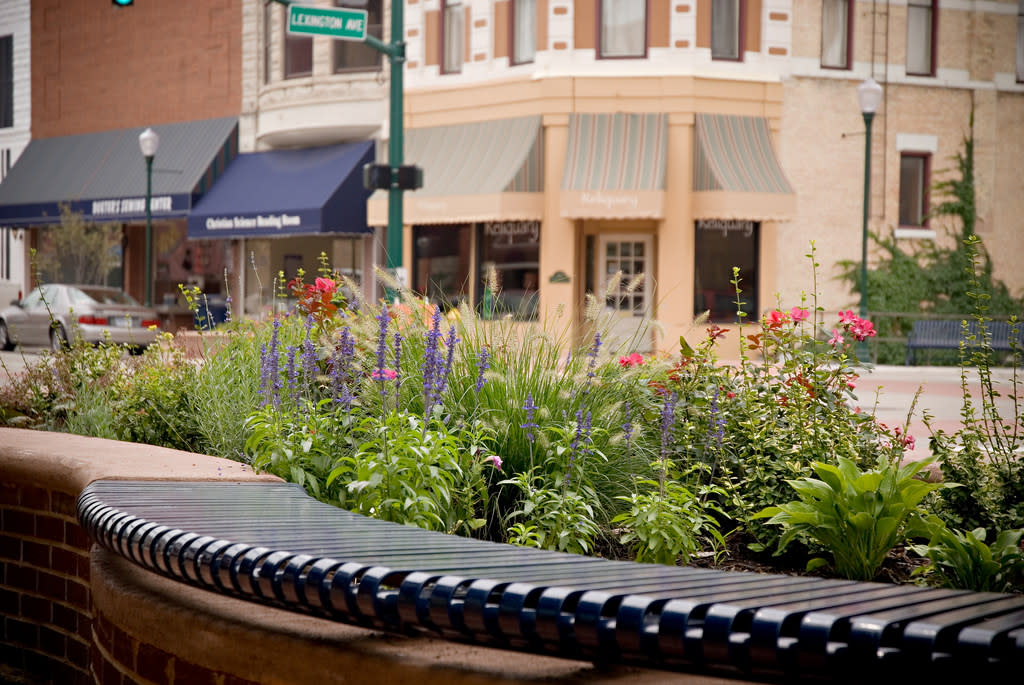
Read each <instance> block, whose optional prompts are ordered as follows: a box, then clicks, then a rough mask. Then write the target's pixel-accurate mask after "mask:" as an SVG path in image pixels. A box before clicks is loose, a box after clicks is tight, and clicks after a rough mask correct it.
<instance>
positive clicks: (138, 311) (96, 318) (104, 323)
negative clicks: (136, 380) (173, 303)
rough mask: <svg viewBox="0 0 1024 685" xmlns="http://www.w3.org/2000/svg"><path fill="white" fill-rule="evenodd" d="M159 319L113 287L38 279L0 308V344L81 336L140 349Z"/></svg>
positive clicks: (60, 343)
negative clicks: (21, 295) (22, 294)
mask: <svg viewBox="0 0 1024 685" xmlns="http://www.w3.org/2000/svg"><path fill="white" fill-rule="evenodd" d="M159 325H160V320H159V318H158V317H157V314H156V312H155V311H154V310H152V309H150V308H148V307H143V306H142V305H141V304H139V303H138V302H136V301H135V300H134V299H132V297H131V296H130V295H128V294H127V293H124V292H122V291H121V290H119V289H117V288H110V287H107V286H99V285H65V284H58V283H50V284H47V285H41V286H39V287H38V288H36V289H35V290H33V291H32V292H30V293H29V294H28V295H26V296H25V297H24V298H22V299H21V300H20V301H17V302H13V303H11V306H9V307H7V308H6V309H4V310H2V311H0V349H4V350H10V349H13V348H14V346H15V345H18V344H21V345H49V346H50V347H51V348H52V349H54V350H59V349H62V348H64V347H66V346H67V345H68V343H69V341H72V340H75V339H77V338H79V337H80V338H81V339H82V340H84V341H85V342H88V343H101V342H109V343H114V344H119V345H129V346H131V348H132V349H133V350H141V349H143V348H145V347H146V346H147V345H149V344H150V343H152V342H153V341H154V340H155V339H156V336H157V333H158V330H157V329H158V328H159Z"/></svg>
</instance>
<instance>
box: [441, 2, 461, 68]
mask: <svg viewBox="0 0 1024 685" xmlns="http://www.w3.org/2000/svg"><path fill="white" fill-rule="evenodd" d="M441 16H442V20H441V24H442V25H441V73H442V74H457V73H459V72H461V71H462V57H463V55H464V54H465V52H466V49H465V43H464V41H465V39H466V11H465V7H464V6H463V4H462V2H461V1H460V0H441Z"/></svg>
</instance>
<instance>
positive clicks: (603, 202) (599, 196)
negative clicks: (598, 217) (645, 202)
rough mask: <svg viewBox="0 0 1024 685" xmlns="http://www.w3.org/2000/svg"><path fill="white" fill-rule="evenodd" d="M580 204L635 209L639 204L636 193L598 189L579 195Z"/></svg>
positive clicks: (638, 197) (609, 208) (610, 208)
mask: <svg viewBox="0 0 1024 685" xmlns="http://www.w3.org/2000/svg"><path fill="white" fill-rule="evenodd" d="M580 204H581V205H583V206H584V207H601V208H603V209H607V210H612V209H619V210H621V209H636V208H637V207H639V206H640V196H639V195H637V194H636V193H614V194H612V193H602V192H601V191H600V190H597V191H594V192H592V193H591V192H584V193H583V194H582V195H581V196H580Z"/></svg>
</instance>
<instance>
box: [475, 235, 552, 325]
mask: <svg viewBox="0 0 1024 685" xmlns="http://www.w3.org/2000/svg"><path fill="white" fill-rule="evenodd" d="M479 231H480V232H479V238H478V241H479V245H480V265H479V269H478V274H479V275H478V281H477V282H478V283H479V284H480V287H479V296H478V297H477V310H478V311H479V312H480V314H481V316H483V317H485V318H498V317H502V316H511V317H512V318H513V319H516V320H519V321H534V320H536V319H537V304H538V299H539V292H538V285H539V280H538V276H539V273H540V222H539V221H488V222H484V223H483V224H480V226H479Z"/></svg>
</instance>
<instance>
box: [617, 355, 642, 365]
mask: <svg viewBox="0 0 1024 685" xmlns="http://www.w3.org/2000/svg"><path fill="white" fill-rule="evenodd" d="M643 363H644V356H643V355H642V354H639V353H637V352H634V353H633V354H631V355H629V356H626V357H619V366H622V367H625V368H629V367H633V366H643Z"/></svg>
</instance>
